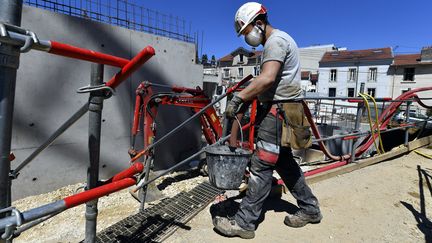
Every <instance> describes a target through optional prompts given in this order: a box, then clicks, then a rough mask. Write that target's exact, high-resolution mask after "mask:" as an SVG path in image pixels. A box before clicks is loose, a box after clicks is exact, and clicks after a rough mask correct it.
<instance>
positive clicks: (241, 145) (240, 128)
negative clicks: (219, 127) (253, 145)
mask: <svg viewBox="0 0 432 243" xmlns="http://www.w3.org/2000/svg"><path fill="white" fill-rule="evenodd" d="M234 118H235V120H236V121H237V123H238V125H239V130H240V139H241V143H240V147H241V148H243V129H242V125H241V123H240V121H239V119H238V118H237V116H234Z"/></svg>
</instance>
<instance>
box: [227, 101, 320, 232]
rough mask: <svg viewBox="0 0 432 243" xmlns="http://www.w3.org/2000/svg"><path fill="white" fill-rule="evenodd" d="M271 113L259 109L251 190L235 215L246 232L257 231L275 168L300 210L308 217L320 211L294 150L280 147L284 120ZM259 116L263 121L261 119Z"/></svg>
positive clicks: (250, 183)
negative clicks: (296, 159) (257, 224)
mask: <svg viewBox="0 0 432 243" xmlns="http://www.w3.org/2000/svg"><path fill="white" fill-rule="evenodd" d="M269 110H270V109H269V108H262V109H260V110H258V116H257V117H258V119H257V121H258V122H259V121H260V120H261V122H259V124H258V126H257V128H258V136H257V149H256V150H255V152H254V154H253V155H252V159H251V167H250V172H251V174H250V178H249V183H248V189H247V191H246V196H245V197H244V198H243V199H242V201H241V203H240V207H239V210H238V212H237V213H236V215H235V216H234V219H235V220H236V221H237V223H238V224H239V225H240V226H241V227H242V228H244V229H246V230H255V227H256V222H257V220H258V218H259V216H260V214H261V211H262V207H263V204H264V201H265V199H266V198H267V196H268V195H269V193H270V190H271V187H272V178H273V170H274V169H276V171H277V172H278V174H279V175H280V176H281V178H282V180H283V182H284V183H285V185H286V186H287V188H288V190H289V191H290V192H291V194H292V195H293V197H294V198H295V199H296V200H297V204H298V207H299V208H300V210H303V211H304V212H305V213H307V214H316V213H319V212H320V209H319V204H318V199H317V198H316V197H315V196H314V195H313V194H312V191H311V189H310V188H309V186H308V185H307V184H306V181H305V177H304V175H303V172H302V170H301V169H300V167H299V165H298V164H297V162H296V161H295V160H294V158H293V154H292V151H291V148H289V147H280V146H279V145H280V137H281V136H280V135H281V133H282V120H280V119H278V118H276V117H275V115H274V114H271V112H269ZM273 113H274V112H273ZM260 116H261V117H264V118H261V119H260V118H259V117H260Z"/></svg>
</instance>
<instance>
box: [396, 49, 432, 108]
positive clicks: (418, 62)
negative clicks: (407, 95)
mask: <svg viewBox="0 0 432 243" xmlns="http://www.w3.org/2000/svg"><path fill="white" fill-rule="evenodd" d="M388 73H389V76H390V77H391V79H392V93H391V96H392V97H393V98H396V97H398V96H399V95H401V94H402V93H404V92H406V91H408V90H410V89H415V88H421V87H430V86H432V46H429V47H424V48H422V50H421V53H418V54H405V55H396V56H395V58H394V62H393V64H392V65H391V66H390V69H389V72H388ZM418 95H419V97H428V98H430V97H432V92H431V91H427V92H420V93H418ZM424 102H425V103H426V104H428V105H432V101H430V100H425V101H424Z"/></svg>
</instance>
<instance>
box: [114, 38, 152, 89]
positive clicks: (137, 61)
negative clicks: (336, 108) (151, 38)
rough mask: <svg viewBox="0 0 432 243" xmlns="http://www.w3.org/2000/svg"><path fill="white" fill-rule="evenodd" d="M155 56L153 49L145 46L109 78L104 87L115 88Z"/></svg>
mask: <svg viewBox="0 0 432 243" xmlns="http://www.w3.org/2000/svg"><path fill="white" fill-rule="evenodd" d="M154 55H155V49H154V48H153V47H151V46H146V47H145V48H144V49H142V50H141V51H140V52H139V53H138V54H137V55H136V56H135V57H134V58H132V60H130V62H128V63H127V64H126V65H125V66H124V67H123V68H122V69H121V70H120V71H119V72H118V73H117V74H116V75H114V77H112V78H111V80H110V81H108V83H106V86H109V87H111V88H113V89H114V88H116V87H117V86H118V85H119V84H120V83H121V82H122V81H124V80H125V79H127V78H128V77H129V76H130V75H131V74H132V73H133V72H135V71H136V70H137V69H138V68H139V67H140V66H141V65H143V64H144V63H145V62H146V61H148V60H149V59H150V58H151V57H152V56H154Z"/></svg>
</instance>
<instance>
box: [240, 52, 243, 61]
mask: <svg viewBox="0 0 432 243" xmlns="http://www.w3.org/2000/svg"><path fill="white" fill-rule="evenodd" d="M240 62H243V54H240Z"/></svg>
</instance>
